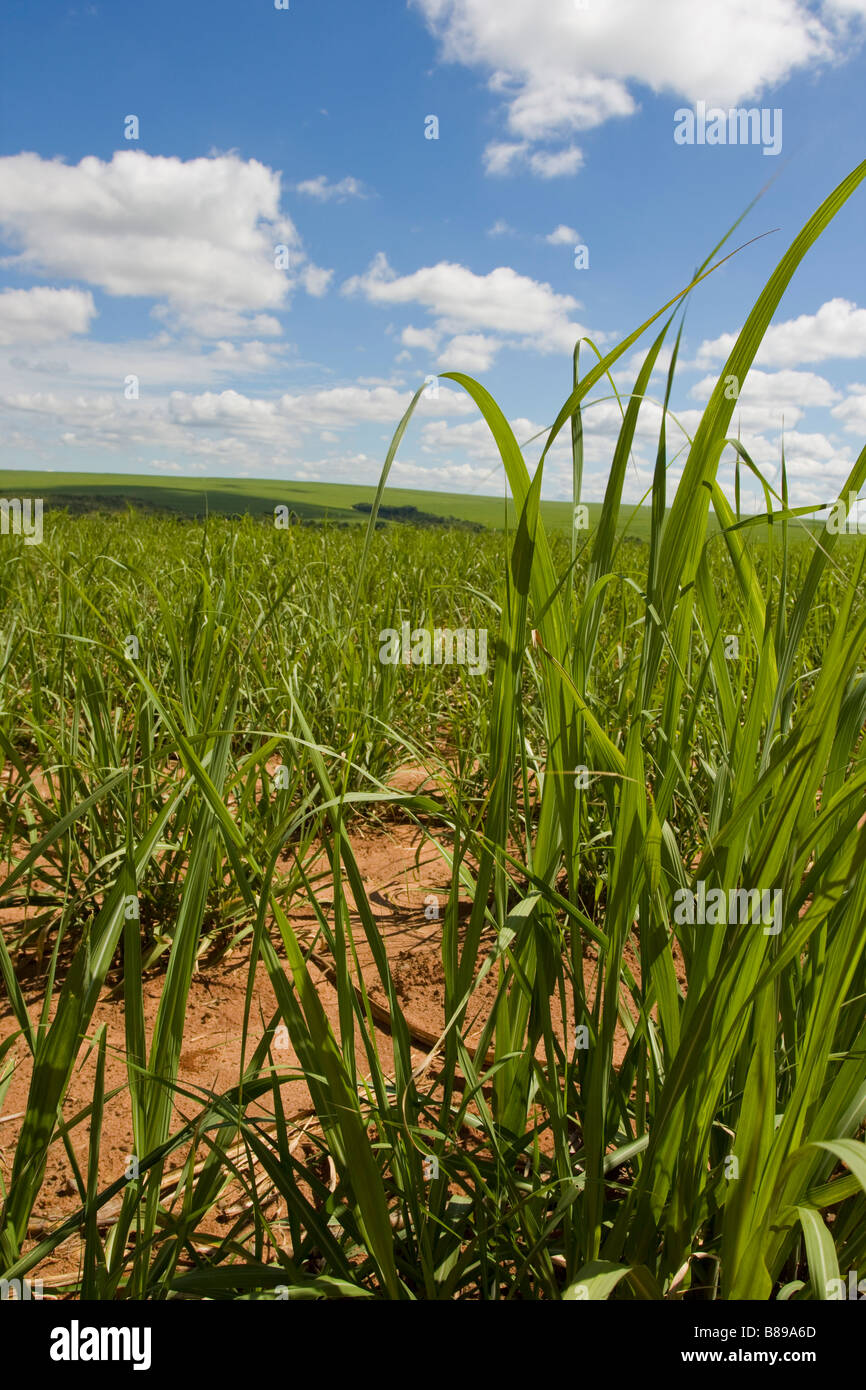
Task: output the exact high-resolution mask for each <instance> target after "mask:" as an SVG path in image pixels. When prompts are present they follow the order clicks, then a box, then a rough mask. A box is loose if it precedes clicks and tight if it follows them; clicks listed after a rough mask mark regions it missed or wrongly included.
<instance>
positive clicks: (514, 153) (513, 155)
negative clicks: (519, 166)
mask: <svg viewBox="0 0 866 1390" xmlns="http://www.w3.org/2000/svg"><path fill="white" fill-rule="evenodd" d="M528 149H529V146H528V145H527V144H526V142H525V141H524V142H522V143H521V144H519V145H516V144H514V143H513V142H512V143H509V142H508V141H507V140H493V141H491V143H490V144H489V145H488V146H487V148H486V149H485V151H484V168H485V169H486V171H487V173H488V174H510V173H511V172H512V169H513V168H514V165H515V164H516V163H518V162H519V161H520V160H521V159H522V157H523V156H524V155H525V154H526V152H527V150H528Z"/></svg>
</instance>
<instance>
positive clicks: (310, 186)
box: [295, 174, 367, 203]
mask: <svg viewBox="0 0 866 1390" xmlns="http://www.w3.org/2000/svg"><path fill="white" fill-rule="evenodd" d="M295 192H296V193H302V194H304V195H305V196H306V197H308V198H315V199H316V200H317V201H318V202H320V203H329V202H331V200H332V199H334V198H336V199H337V201H338V202H341V203H343V202H345V201H346V199H347V198H366V196H367V194H366V193H365V191H364V185H363V184H362V183H361V182H360V180H358V179H354V178H352V177H351V175H347V176H346V178H344V179H340V181H339V183H329V182H328V179H327V177H326V176H325V175H324V174H318V175H317V176H316V178H314V179H304V181H303V182H302V183H296V184H295Z"/></svg>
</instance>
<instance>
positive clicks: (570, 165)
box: [529, 145, 583, 179]
mask: <svg viewBox="0 0 866 1390" xmlns="http://www.w3.org/2000/svg"><path fill="white" fill-rule="evenodd" d="M582 164H583V154H582V152H581V151H580V150H579V149H578V147H577V145H568V146H566V148H565V149H563V150H552V151H551V150H536V152H535V154H533V155H532V156H531V158H530V160H529V167H530V169H531V170H532V172H533V174H537V175H538V177H539V178H540V179H558V178H561V177H562V176H563V175H565V174H576V173H577V171H578V169H579V168H580V167H581V165H582Z"/></svg>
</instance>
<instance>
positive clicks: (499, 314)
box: [343, 252, 606, 352]
mask: <svg viewBox="0 0 866 1390" xmlns="http://www.w3.org/2000/svg"><path fill="white" fill-rule="evenodd" d="M343 293H344V294H361V295H363V296H364V298H365V299H367V300H368V301H369V302H370V303H372V304H387V305H394V304H420V305H422V306H423V307H424V308H425V309H426V310H427V311H428V313H430V314H431V315H432V316H433V317H434V319H435V326H436V329H437V331H439V332H442V333H451V334H465V333H471V332H474V331H481V332H484V331H488V332H493V333H496V334H507V335H511V336H512V337H513V339H514V340H515V341H516V342H519V343H520V345H521V346H523V347H532V348H534V349H535V350H536V351H538V352H570V351H572V350H573V348H574V344H575V342H576V340H577V339H578V338H579V337H581V336H582V335H583V334H584V333H585V332H586V329H585V328H583V327H582V326H581V325H580V324H579V323H577V322H575V320H574V319H573V318H572V315H573V312H574V310H576V309H578V308H579V307H580V306H579V305H578V302H577V300H575V299H573V298H572V297H571V295H564V294H557V293H556V291H555V290H553V289H552V288H551V286H550V285H548V284H545V283H543V282H541V281H538V280H532V279H530V278H529V277H528V276H526V275H519V274H518V273H517V271H515V270H512V269H511V267H510V266H498V267H497V268H496V269H495V270H491V271H490V272H489V273H488V274H487V275H476V274H475V273H474V272H473V271H471V270H469V269H468V268H467V267H466V266H463V265H459V264H454V263H452V262H449V261H439V262H438V263H437V264H436V265H432V266H425V267H424V268H422V269H421V270H416V271H414V272H413V273H412V274H410V275H402V276H401V275H398V274H397V273H396V271H394V270H393V269H392V268H391V266H390V265H389V263H388V260H387V257H386V256H385V255H384V253H382V252H380V253H379V254H378V255H377V256H376V257H375V259H374V260H373V262H372V263H371V265H370V266H369V267H368V269H367V270H366V271H365V272H364V274H363V275H355V276H353V277H352V278H351V279H350V280H347V281H346V283H345V284H344V285H343ZM598 336H599V338H600V339H602V340H603V339H604V338H605V336H606V335H605V334H599V335H598Z"/></svg>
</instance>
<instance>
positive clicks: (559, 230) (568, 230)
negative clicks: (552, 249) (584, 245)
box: [544, 222, 580, 246]
mask: <svg viewBox="0 0 866 1390" xmlns="http://www.w3.org/2000/svg"><path fill="white" fill-rule="evenodd" d="M544 240H545V241H546V242H547V244H548V246H574V245H576V243H577V242H579V241H580V236H579V235H578V233H577V232H576V231H575V230H574V228H573V227H567V226H566V224H565V223H564V222H560V224H559V226H558V227H554V229H553V231H552V232H551V233H550V234H549V236H546V237H545V238H544Z"/></svg>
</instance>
